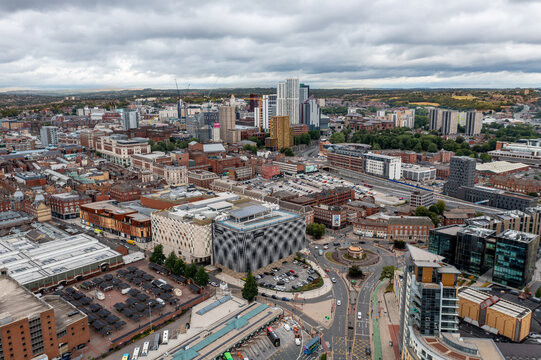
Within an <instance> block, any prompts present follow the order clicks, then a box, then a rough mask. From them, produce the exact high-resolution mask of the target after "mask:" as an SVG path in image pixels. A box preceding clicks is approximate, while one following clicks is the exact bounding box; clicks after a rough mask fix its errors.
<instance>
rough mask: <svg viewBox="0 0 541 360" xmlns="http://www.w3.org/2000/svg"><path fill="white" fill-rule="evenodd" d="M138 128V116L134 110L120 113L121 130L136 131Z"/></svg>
mask: <svg viewBox="0 0 541 360" xmlns="http://www.w3.org/2000/svg"><path fill="white" fill-rule="evenodd" d="M138 127H139V114H138V113H137V111H136V110H127V109H125V110H124V112H123V113H122V128H123V129H124V130H129V129H137V128H138Z"/></svg>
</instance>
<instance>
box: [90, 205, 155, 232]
mask: <svg viewBox="0 0 541 360" xmlns="http://www.w3.org/2000/svg"><path fill="white" fill-rule="evenodd" d="M80 209H81V220H82V222H83V223H85V224H87V225H90V226H92V227H94V228H98V229H101V230H105V231H108V232H110V233H112V234H115V235H118V236H122V237H124V238H127V239H130V240H135V241H138V242H149V241H150V240H151V237H152V232H151V229H150V218H149V217H148V216H146V215H143V214H140V213H138V212H137V211H136V210H131V209H125V208H120V207H118V206H116V205H114V204H113V203H112V202H111V201H100V202H95V203H90V204H84V205H81V206H80Z"/></svg>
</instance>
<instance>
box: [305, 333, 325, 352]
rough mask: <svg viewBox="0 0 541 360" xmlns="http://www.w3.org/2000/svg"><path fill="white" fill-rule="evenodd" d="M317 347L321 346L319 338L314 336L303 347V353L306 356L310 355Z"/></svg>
mask: <svg viewBox="0 0 541 360" xmlns="http://www.w3.org/2000/svg"><path fill="white" fill-rule="evenodd" d="M319 345H321V338H320V337H319V336H316V337H315V338H313V339H312V340H310V341H308V343H307V344H306V345H304V353H305V354H306V355H310V354H311V353H313V352H314V350H316V349H317V348H318V347H319Z"/></svg>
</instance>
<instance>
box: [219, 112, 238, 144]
mask: <svg viewBox="0 0 541 360" xmlns="http://www.w3.org/2000/svg"><path fill="white" fill-rule="evenodd" d="M235 117H236V114H235V107H234V106H220V107H219V108H218V119H219V120H220V139H222V141H223V142H226V143H230V144H232V143H235V142H237V141H239V140H240V139H239V140H237V136H236V135H235V134H236V130H235Z"/></svg>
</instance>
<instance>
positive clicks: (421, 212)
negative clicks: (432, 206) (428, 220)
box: [413, 206, 430, 216]
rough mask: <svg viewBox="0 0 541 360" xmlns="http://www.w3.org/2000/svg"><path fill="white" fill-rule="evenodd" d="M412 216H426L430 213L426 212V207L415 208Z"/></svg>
mask: <svg viewBox="0 0 541 360" xmlns="http://www.w3.org/2000/svg"><path fill="white" fill-rule="evenodd" d="M413 214H414V215H415V216H428V215H429V214H430V211H428V209H427V208H426V206H417V208H416V209H415V212H414V213H413Z"/></svg>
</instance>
